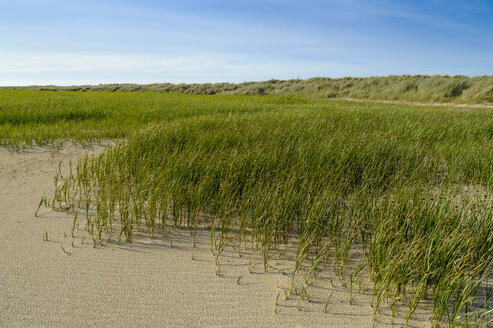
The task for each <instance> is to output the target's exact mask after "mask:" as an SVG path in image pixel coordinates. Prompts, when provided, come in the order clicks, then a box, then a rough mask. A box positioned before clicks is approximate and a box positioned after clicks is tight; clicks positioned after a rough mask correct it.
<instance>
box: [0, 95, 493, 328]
mask: <svg viewBox="0 0 493 328" xmlns="http://www.w3.org/2000/svg"><path fill="white" fill-rule="evenodd" d="M106 139H116V140H117V141H116V143H115V144H114V145H113V146H111V147H109V148H107V149H106V151H105V152H103V153H102V154H101V155H99V156H86V157H84V158H82V159H80V160H79V161H78V162H77V163H73V164H72V163H71V164H70V167H71V169H70V173H69V174H64V175H62V174H61V173H59V174H58V175H57V176H56V177H55V185H56V187H57V188H56V190H55V192H54V195H53V197H52V198H50V199H48V200H46V202H47V203H49V204H50V205H51V206H53V207H54V208H56V209H62V210H67V211H73V212H74V216H75V217H74V226H75V224H76V222H84V224H85V226H86V228H87V231H88V232H89V233H90V234H91V236H92V237H93V241H94V244H95V245H99V244H101V243H103V242H104V240H105V238H104V237H105V236H106V234H108V233H110V232H111V231H112V230H114V229H116V231H117V234H118V236H119V239H120V240H121V241H122V242H123V241H127V242H132V241H133V239H134V235H135V231H136V229H138V228H140V229H145V230H146V231H147V232H148V234H149V235H150V236H162V237H163V238H166V234H167V231H166V229H169V228H170V227H188V228H189V229H190V231H191V233H192V234H195V233H196V231H197V228H198V227H199V226H207V227H209V228H210V234H211V246H210V247H211V251H212V253H213V254H214V256H216V257H219V256H220V254H221V251H222V250H223V248H224V247H228V246H230V245H233V246H234V247H235V248H236V249H238V252H240V253H241V251H242V249H245V248H246V247H258V248H259V249H261V250H262V255H263V259H264V267H265V268H266V269H267V267H268V265H269V262H270V261H272V259H273V257H274V254H277V253H276V252H277V251H278V250H279V249H282V248H283V247H284V245H286V244H287V243H289V242H294V243H295V245H296V247H297V251H296V259H295V260H294V262H293V272H292V276H293V280H292V286H291V288H292V292H294V291H295V290H297V288H296V287H297V286H295V279H294V278H295V277H296V275H299V274H303V275H304V278H305V279H304V280H305V282H306V284H309V283H310V279H311V277H312V276H313V275H314V274H316V273H317V272H319V271H320V270H332V271H333V272H334V274H335V275H336V276H337V277H339V279H340V281H342V282H344V283H345V284H347V286H348V289H349V290H350V291H351V292H352V286H353V284H355V283H356V282H357V281H359V280H360V279H362V275H364V274H368V275H369V277H370V279H371V282H372V284H373V306H374V308H375V316H376V315H377V314H378V309H379V308H380V306H381V305H382V304H386V305H387V304H388V306H390V307H391V308H392V310H393V313H394V312H395V313H396V312H397V309H398V308H401V309H402V308H405V311H404V312H405V313H406V316H407V317H408V318H410V317H411V316H412V314H413V312H414V311H415V309H416V307H417V306H418V304H419V303H420V302H421V301H422V300H424V299H428V300H429V301H430V302H431V303H430V304H431V305H430V307H431V312H432V314H433V317H432V321H433V322H434V323H440V322H442V321H443V320H445V321H447V322H448V323H449V325H450V326H457V325H467V324H470V321H469V320H472V321H473V315H472V314H470V313H472V312H473V310H474V307H475V306H476V305H477V304H478V302H479V303H481V304H484V308H483V309H482V310H480V312H474V318H475V320H480V321H481V320H483V321H481V322H483V323H484V320H488V319H487V318H488V311H490V310H489V309H488V308H487V304H488V297H489V296H491V290H487V292H489V293H490V294H489V295H484V293H483V292H481V293H480V292H479V291H480V289H481V286H482V284H483V282H484V281H485V279H487V277H488V276H489V275H491V270H492V263H493V210H492V209H493V207H492V193H491V192H492V189H491V188H492V182H493V169H492V163H493V147H492V145H493V113H492V112H491V110H489V109H469V108H447V107H443V108H442V107H413V106H403V105H382V104H370V103H350V102H345V101H340V100H321V99H309V98H304V97H300V96H241V95H215V96H192V95H183V94H157V93H150V92H142V93H94V92H90V93H74V92H56V93H54V92H40V91H11V90H9V91H6V90H4V91H1V92H0V140H1V142H2V144H3V145H5V146H10V147H15V148H19V147H22V146H23V145H32V144H33V143H34V144H37V145H44V144H57V143H60V142H63V141H66V140H70V141H72V142H82V143H83V142H95V141H103V140H106ZM302 267H307V268H308V269H307V270H301V268H302ZM478 297H481V298H478ZM401 313H402V312H401ZM476 322H477V321H476ZM486 324H487V323H486Z"/></svg>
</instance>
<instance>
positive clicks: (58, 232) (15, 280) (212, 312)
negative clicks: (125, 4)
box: [0, 147, 429, 327]
mask: <svg viewBox="0 0 493 328" xmlns="http://www.w3.org/2000/svg"><path fill="white" fill-rule="evenodd" d="M87 151H93V152H94V151H95V152H98V151H101V147H95V148H93V149H92V150H88V149H81V148H77V147H67V148H65V149H63V150H62V151H60V152H58V153H55V154H51V153H50V151H49V150H48V149H40V148H38V149H34V150H29V151H26V152H21V153H10V152H9V151H7V150H5V149H0V326H1V327H371V324H372V314H373V309H372V308H371V307H370V305H369V304H370V299H371V296H370V295H371V290H370V288H369V285H367V286H366V289H365V291H363V292H362V293H357V292H356V293H355V295H354V301H353V304H352V305H350V304H348V291H347V289H345V288H342V287H341V284H340V282H338V281H337V280H336V278H334V284H335V287H332V286H331V284H330V283H329V279H327V277H323V276H320V277H318V278H317V279H315V280H313V285H312V286H309V287H308V292H309V294H310V295H311V298H312V300H311V302H310V303H307V302H305V301H303V302H302V303H301V309H300V310H298V309H297V297H296V296H288V298H287V299H285V298H284V293H283V288H286V287H287V286H288V285H289V281H290V277H289V274H286V275H284V274H283V273H281V272H279V268H280V266H281V265H283V264H279V265H278V266H276V268H269V270H268V271H267V272H264V270H263V266H262V264H261V263H262V261H261V258H260V256H259V255H258V254H256V253H252V252H251V253H245V254H244V255H243V256H242V257H241V258H239V256H238V255H237V252H236V251H235V250H233V249H231V248H228V249H226V250H225V251H224V252H223V253H224V255H223V256H221V258H220V268H221V274H220V276H217V275H216V274H215V273H216V268H215V265H214V258H213V256H212V255H211V252H210V250H209V234H208V233H207V232H206V231H203V232H201V233H199V239H198V241H199V243H198V245H197V247H196V248H193V247H192V242H191V239H190V235H189V233H188V232H187V231H186V230H181V231H175V232H173V233H172V234H170V235H169V236H168V237H167V238H166V239H165V240H164V241H163V240H161V239H159V238H156V239H150V238H149V237H146V236H145V235H142V236H139V237H138V238H136V241H135V242H134V244H132V245H129V244H124V243H122V244H121V245H117V244H116V243H115V242H112V241H111V240H110V241H109V242H108V244H107V245H105V246H103V247H99V246H98V247H97V248H94V247H93V246H92V240H91V239H90V238H89V237H88V236H87V233H85V232H84V231H83V229H81V230H80V231H78V232H77V234H76V237H75V238H72V237H71V236H70V230H71V227H72V216H70V215H68V214H65V213H58V212H55V211H53V210H51V209H49V208H44V207H42V208H41V210H40V212H39V216H38V217H36V218H35V217H34V212H35V210H36V207H37V205H38V203H39V201H40V198H41V196H42V195H43V194H44V193H45V192H46V193H47V195H49V191H50V189H51V188H52V185H53V176H54V174H55V172H56V170H57V167H58V163H59V161H65V162H67V161H68V159H76V158H77V157H80V156H81V155H83V154H84V153H85V152H87ZM81 225H82V224H81ZM81 228H82V227H81ZM45 232H47V233H48V238H49V241H48V242H46V241H43V234H44V233H45ZM170 240H173V245H172V247H171V242H170ZM72 242H73V246H72ZM62 248H63V249H64V250H65V251H64V250H63V249H62ZM192 255H193V256H192ZM250 261H252V263H253V264H254V265H255V266H254V267H253V270H252V273H249V272H248V267H249V263H250ZM273 262H274V261H273ZM286 268H287V270H289V268H290V265H289V263H288V264H287V267H286ZM240 276H241V278H240V281H239V284H237V280H238V278H239V277H240ZM279 292H281V294H280V295H281V296H280V298H279V306H278V313H277V314H274V302H275V299H276V295H277V294H278V293H279ZM330 292H333V295H332V298H331V302H330V304H329V305H328V308H327V310H328V311H327V313H323V312H322V307H323V303H324V300H325V299H326V298H327V296H328V295H329V293H330ZM404 315H405V309H402V311H401V317H403V316H404ZM416 317H417V319H416V320H415V321H413V322H412V325H411V326H412V327H423V326H427V327H428V326H429V321H428V319H427V318H428V314H427V313H426V312H423V311H422V310H418V312H417V313H416ZM402 322H403V320H402V318H401V319H399V320H398V321H397V323H399V324H398V325H397V326H402ZM376 326H377V327H387V326H390V316H389V314H388V311H387V310H383V312H382V314H380V315H379V316H378V319H377V325H376Z"/></svg>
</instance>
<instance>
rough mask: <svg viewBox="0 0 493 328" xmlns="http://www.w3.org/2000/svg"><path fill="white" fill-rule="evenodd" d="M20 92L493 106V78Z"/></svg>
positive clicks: (327, 80) (405, 77)
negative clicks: (275, 97)
mask: <svg viewBox="0 0 493 328" xmlns="http://www.w3.org/2000/svg"><path fill="white" fill-rule="evenodd" d="M18 89H28V90H51V91H103V92H108V91H110V92H114V91H118V92H144V91H150V92H158V93H184V94H194V95H211V94H247V95H298V96H309V97H312V98H313V97H316V98H354V99H373V100H399V101H414V102H439V103H464V104H490V105H491V104H493V76H476V77H466V76H439V75H436V76H425V75H414V76H411V75H401V76H388V77H370V78H352V77H347V78H338V79H330V78H312V79H306V80H301V79H297V80H286V81H282V80H270V81H262V82H244V83H238V84H233V83H215V84H212V83H203V84H170V83H161V84H147V85H139V84H107V85H96V86H91V85H86V86H72V87H59V86H30V87H22V88H18Z"/></svg>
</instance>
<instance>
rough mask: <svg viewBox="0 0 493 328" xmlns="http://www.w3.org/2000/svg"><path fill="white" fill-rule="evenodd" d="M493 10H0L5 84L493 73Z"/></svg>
mask: <svg viewBox="0 0 493 328" xmlns="http://www.w3.org/2000/svg"><path fill="white" fill-rule="evenodd" d="M492 17H493V0H468V1H455V0H451V1H440V0H433V1H431V0H430V1H425V0H416V1H412V0H409V1H402V0H394V1H391V0H326V1H317V0H304V1H292V0H284V1H282V0H240V1H237V0H229V1H227V0H202V1H201V0H175V1H157V0H138V1H137V0H118V1H117V0H43V1H40V0H0V85H3V86H5V85H48V84H50V85H52V84H54V85H80V84H100V83H103V84H104V83H164V82H171V83H204V82H236V83H237V82H243V81H261V80H269V79H296V78H302V79H306V78H311V77H317V76H323V77H331V78H337V77H344V76H361V77H366V76H386V75H400V74H426V75H434V74H440V75H445V74H446V75H469V76H477V75H493V18H492Z"/></svg>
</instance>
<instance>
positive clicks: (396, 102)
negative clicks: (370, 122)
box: [334, 98, 493, 108]
mask: <svg viewBox="0 0 493 328" xmlns="http://www.w3.org/2000/svg"><path fill="white" fill-rule="evenodd" d="M334 99H341V100H346V101H351V102H359V103H364V102H367V103H377V104H391V105H409V106H424V107H429V106H431V107H437V106H438V107H459V108H493V105H485V104H458V103H436V102H419V101H405V100H384V99H380V100H379V99H359V98H334Z"/></svg>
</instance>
